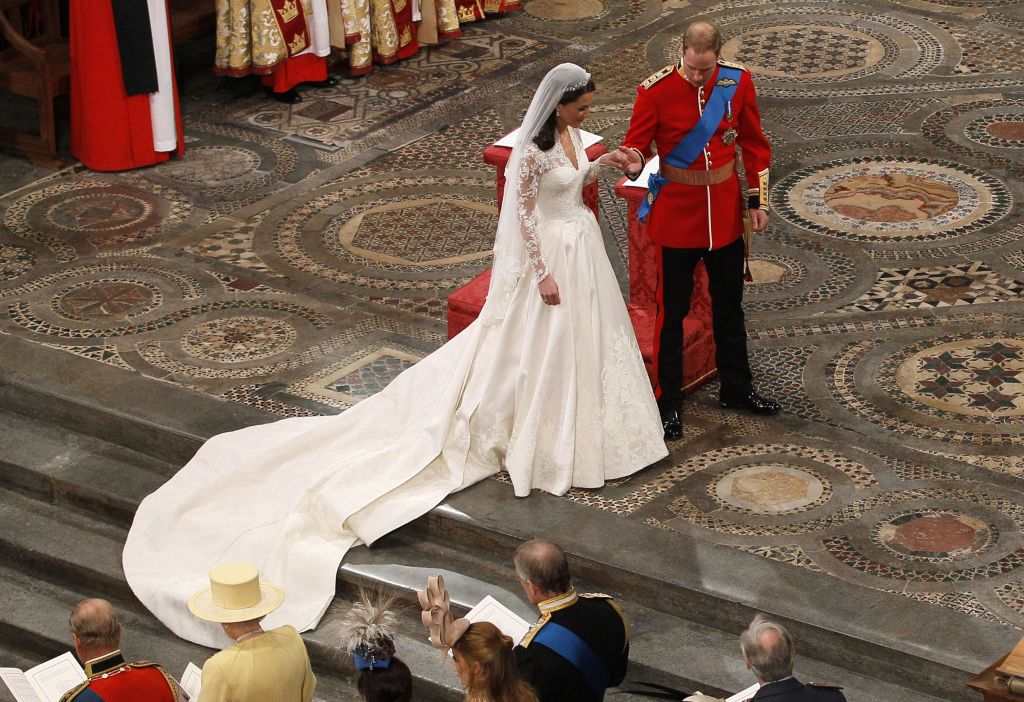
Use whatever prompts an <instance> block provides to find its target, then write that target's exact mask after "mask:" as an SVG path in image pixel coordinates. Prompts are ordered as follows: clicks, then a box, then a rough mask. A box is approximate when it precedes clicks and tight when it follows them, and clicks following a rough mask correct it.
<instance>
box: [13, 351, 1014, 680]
mask: <svg viewBox="0 0 1024 702" xmlns="http://www.w3.org/2000/svg"><path fill="white" fill-rule="evenodd" d="M17 344H21V345H22V346H24V345H25V343H24V342H17V341H16V340H13V339H10V338H9V337H3V336H0V352H11V353H12V354H13V355H10V356H7V355H6V354H5V357H10V358H12V359H14V360H15V362H14V363H12V364H10V365H9V366H5V367H3V368H0V409H5V410H9V411H15V412H19V413H22V414H28V415H29V416H32V417H38V418H40V419H41V420H42V421H45V422H48V423H53V424H56V425H57V426H59V427H61V428H63V429H70V430H74V431H76V432H81V433H83V434H87V435H89V436H93V437H95V438H98V439H102V440H104V441H111V442H115V443H118V444H119V445H121V446H124V447H127V448H130V449H133V450H135V451H138V452H141V453H145V454H147V455H149V456H156V457H157V458H158V459H165V460H167V461H168V462H171V463H174V462H176V461H177V462H183V461H184V460H186V459H187V458H188V457H189V456H190V455H191V453H192V452H193V451H194V450H195V449H196V448H197V447H198V446H199V445H200V444H201V442H202V441H203V440H204V439H205V438H207V437H209V436H211V435H213V434H216V433H219V432H222V431H228V430H231V429H235V428H238V427H240V426H245V425H249V424H258V423H262V422H266V421H272V420H273V419H275V417H272V416H270V415H267V414H265V413H260V412H257V411H256V410H252V409H249V408H244V407H239V406H237V405H231V404H230V403H229V404H227V405H225V403H222V402H220V401H217V400H214V399H211V398H209V397H207V396H203V395H200V394H198V393H194V392H191V391H188V390H186V389H183V388H179V387H175V386H170V385H167V384H165V383H162V382H158V381H154V380H152V379H149V378H144V377H141V376H133V375H128V374H125V373H124V372H123V371H120V370H118V369H115V368H110V367H105V366H102V365H100V364H96V363H92V362H88V361H79V360H77V359H72V362H71V363H70V364H69V363H68V361H67V357H66V356H65V355H63V354H60V352H57V351H53V350H51V349H46V348H42V349H39V350H38V351H36V350H33V353H32V354H31V355H26V354H20V355H19V354H17V353H14V352H15V351H17V350H18V349H17V348H16V347H17ZM53 354H59V358H57V357H55V358H49V357H48V356H51V355H53ZM25 358H29V359H31V362H29V363H23V362H22V361H23V360H24V359H25ZM58 361H59V362H58ZM61 363H63V364H65V365H70V366H75V364H78V365H82V364H86V368H80V369H79V370H78V372H77V373H75V372H71V371H66V370H64V369H63V366H61ZM54 367H60V368H62V370H61V371H60V372H58V373H56V374H53V375H50V374H47V372H46V371H48V370H50V369H52V368H54ZM86 370H87V371H88V372H86ZM115 387H116V391H110V390H109V388H115ZM97 416H99V417H100V419H96V417H97ZM156 449H159V450H156ZM28 468H29V469H31V466H29V467H28ZM115 472H116V471H115ZM158 472H159V471H158ZM64 477H65V479H66V482H65V483H64V489H65V490H67V491H68V492H69V493H73V492H75V491H76V490H77V489H78V488H76V487H75V482H74V481H75V480H76V479H77V478H76V475H75V474H73V473H72V474H71V475H67V476H64ZM40 480H42V478H40ZM25 482H31V481H29V480H28V479H25V480H23V481H22V483H25ZM143 487H144V486H143V485H141V484H135V485H134V487H133V488H132V490H135V489H138V490H140V492H139V493H138V494H136V495H134V497H131V496H129V494H127V493H126V494H123V495H122V497H124V498H125V499H126V500H132V499H134V500H135V501H138V500H139V499H141V497H142V496H143V495H144V491H143V490H142V488H143ZM83 499H84V498H83ZM124 506H125V505H122V507H124ZM126 512H127V509H124V508H122V509H120V510H119V511H113V512H112V513H111V514H110V515H108V516H110V517H111V518H115V519H116V518H117V515H120V518H122V519H123V517H124V516H125V514H126ZM124 523H125V524H126V523H127V522H124ZM405 531H406V533H409V534H412V535H413V536H414V538H416V539H421V540H422V539H428V540H432V541H434V542H436V543H439V544H442V545H444V546H447V547H452V548H454V549H457V550H461V551H463V552H467V553H487V554H493V557H495V558H497V559H498V560H499V561H500V562H503V563H508V562H509V559H510V557H511V553H512V550H513V549H514V547H515V546H516V545H517V544H518V543H519V542H521V541H522V540H523V539H525V538H531V537H533V536H535V535H541V534H542V535H544V536H545V537H547V538H552V539H553V540H556V541H558V542H559V543H561V544H562V545H563V547H565V548H566V550H567V552H569V553H570V555H571V557H572V561H573V567H574V571H575V572H576V573H577V574H578V576H579V577H580V578H582V579H583V580H585V581H587V582H590V583H593V586H594V587H596V588H598V589H600V590H608V591H615V592H622V593H626V594H627V598H626V599H627V602H628V603H629V604H636V605H639V606H642V607H647V608H649V609H651V610H653V611H660V612H663V613H666V614H670V615H672V616H675V617H679V618H681V619H685V620H689V621H692V622H697V623H699V624H701V625H704V626H708V627H710V628H712V629H715V630H718V631H722V632H727V633H728V634H729V635H730V636H735V635H736V634H738V632H739V631H741V630H742V628H743V627H744V626H745V625H746V623H747V622H748V621H749V619H750V618H751V617H752V616H753V614H754V612H756V611H759V610H767V611H771V612H772V613H774V614H777V615H779V616H781V617H783V618H784V619H785V620H787V622H789V623H790V625H791V627H792V628H793V630H794V633H795V634H796V636H797V637H798V639H799V640H800V641H801V651H802V652H803V653H804V654H806V655H808V656H809V657H810V658H813V659H815V660H819V661H822V662H824V663H829V664H832V665H835V666H837V667H839V668H842V669H844V670H847V671H850V673H851V674H858V675H861V674H870V675H871V676H872V677H874V678H877V679H879V680H883V681H888V682H890V683H894V684H897V685H905V686H907V687H908V688H911V689H915V690H919V691H922V692H925V693H928V694H935V695H940V696H944V697H948V698H951V699H964V700H966V699H969V697H968V695H967V691H966V690H965V689H964V687H963V681H964V680H965V679H966V678H967V677H969V676H970V675H972V674H973V673H974V672H976V671H977V670H981V669H983V668H985V667H987V665H988V664H989V663H990V662H991V661H992V660H996V659H997V658H999V657H1000V656H1001V655H1002V654H1003V653H1005V651H1006V650H1008V649H1009V648H1011V647H1012V645H1013V644H1014V643H1015V642H1016V638H1017V637H1016V634H1015V632H1014V631H1013V630H1011V629H1008V628H1006V627H1002V626H999V625H998V624H993V623H990V622H983V621H981V620H978V619H976V618H972V617H968V616H965V615H961V614H959V613H956V612H953V611H949V610H941V609H938V608H936V607H932V606H929V605H925V604H923V603H918V602H914V601H909V600H907V599H905V598H901V597H899V596H897V595H889V594H886V593H880V592H877V591H874V590H869V589H866V588H859V587H856V586H853V585H850V584H848V583H845V582H843V581H840V580H838V579H835V580H832V581H830V583H829V587H828V588H822V586H821V585H822V583H821V576H820V575H816V574H812V573H809V572H806V571H802V570H800V569H796V568H793V567H792V566H789V565H786V564H781V563H775V562H772V561H767V560H765V559H762V558H759V557H757V556H754V555H751V554H748V553H744V552H741V551H738V550H735V549H730V548H727V547H722V546H717V545H714V544H708V543H704V542H699V541H681V540H680V539H679V538H678V537H677V536H674V535H671V534H669V533H667V532H662V531H659V530H656V529H651V528H649V527H647V526H645V525H643V524H638V523H632V522H627V521H626V520H622V519H620V518H618V517H615V516H614V515H611V514H606V513H602V512H600V511H597V510H595V509H593V508H589V507H584V506H582V505H578V504H575V503H572V502H569V501H567V500H563V499H559V498H555V497H553V496H550V495H546V494H542V493H535V494H534V495H533V496H532V497H531V498H530V499H528V500H520V499H512V498H511V494H510V491H509V489H508V487H507V486H506V485H502V484H500V483H498V482H497V481H484V482H483V483H480V484H479V485H476V486H474V487H472V488H471V489H469V490H466V491H464V492H462V493H459V494H456V495H452V496H451V497H450V498H449V499H448V500H447V501H446V502H445V503H444V504H442V505H441V506H439V507H438V508H436V509H435V510H433V511H432V512H430V513H429V514H428V515H426V516H425V517H424V518H422V519H420V520H417V521H416V522H414V523H413V524H411V525H408V526H407V527H406V528H405ZM680 548H683V549H685V552H682V553H680V552H678V550H679V549H680ZM118 552H119V551H118ZM354 553H355V552H353V554H354ZM353 557H354V555H353ZM488 557H489V558H490V557H491V556H490V555H489V556H488ZM33 558H36V559H37V560H38V559H39V558H41V556H39V554H34V555H33ZM28 560H29V561H31V560H32V559H28ZM44 561H45V559H44ZM53 563H54V561H53V560H51V561H50V564H51V565H52V564H53ZM737 574H742V575H741V576H738V575H737ZM107 584H108V585H113V583H107Z"/></svg>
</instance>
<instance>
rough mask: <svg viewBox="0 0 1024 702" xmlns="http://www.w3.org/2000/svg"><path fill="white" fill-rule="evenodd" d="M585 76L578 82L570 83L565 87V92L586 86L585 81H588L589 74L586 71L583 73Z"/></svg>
mask: <svg viewBox="0 0 1024 702" xmlns="http://www.w3.org/2000/svg"><path fill="white" fill-rule="evenodd" d="M585 76H586V77H585V78H584V79H583V80H581V81H580V82H579V83H573V84H572V85H570V86H569V87H567V88H566V89H565V92H567V93H569V92H572V91H573V90H583V89H584V88H585V87H587V83H589V82H590V74H589V73H587V74H585Z"/></svg>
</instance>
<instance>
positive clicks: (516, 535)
mask: <svg viewBox="0 0 1024 702" xmlns="http://www.w3.org/2000/svg"><path fill="white" fill-rule="evenodd" d="M507 488H508V486H506V485H503V484H501V483H499V482H498V481H493V480H491V481H484V482H482V483H480V484H478V485H476V486H474V487H473V488H472V489H470V490H466V491H463V492H461V493H457V494H454V495H451V496H450V497H449V498H448V499H447V500H446V501H445V503H443V504H442V505H440V506H439V507H438V508H436V509H434V510H432V511H431V512H430V513H428V514H427V515H425V516H424V517H423V518H421V519H420V520H417V521H416V522H414V523H412V524H410V525H409V526H408V527H406V529H407V530H409V531H412V532H414V533H415V537H416V538H417V539H419V540H421V541H423V540H430V541H434V542H436V543H440V544H443V545H445V546H448V547H451V548H456V549H460V550H464V551H467V552H470V553H488V554H493V555H494V556H495V557H497V558H499V559H500V560H502V561H503V562H505V563H511V557H512V553H513V551H514V550H515V547H516V546H517V545H518V544H519V543H521V542H522V541H523V540H525V539H529V538H533V537H535V536H538V535H543V536H544V537H545V538H549V539H552V540H553V541H556V542H557V543H559V544H560V545H561V546H562V547H563V548H564V549H565V550H566V552H567V553H568V554H569V556H570V561H571V563H572V568H573V572H574V573H575V574H576V575H577V577H579V578H581V579H582V580H584V581H587V582H590V583H592V584H593V585H594V587H596V588H597V589H598V590H600V591H607V592H622V593H626V594H627V601H628V602H629V603H635V604H638V605H641V606H644V607H649V608H651V609H653V610H656V611H660V612H663V613H666V614H670V615H672V616H677V617H681V618H685V619H688V620H690V621H694V622H699V623H701V624H705V625H707V626H710V627H713V628H714V629H717V630H719V631H725V632H731V633H732V634H734V635H738V634H739V633H740V632H741V631H742V630H743V629H744V628H745V627H746V625H747V623H748V622H749V621H750V619H751V618H752V617H753V615H754V614H755V613H756V612H758V611H767V612H770V613H772V614H775V615H777V616H779V617H781V618H782V619H784V620H785V621H786V622H787V625H788V626H789V628H790V630H791V631H792V632H793V633H794V635H795V636H796V638H797V639H798V640H799V641H800V642H801V652H802V654H804V655H809V656H810V657H812V658H814V659H816V660H819V661H822V662H826V663H829V664H831V665H834V666H836V667H838V668H842V669H845V670H848V671H850V672H852V673H856V674H864V675H870V676H871V677H873V678H876V679H878V680H882V681H887V682H890V683H893V684H896V685H899V686H905V687H907V688H910V689H914V690H918V691H919V692H922V693H924V694H930V695H936V696H938V697H940V698H942V699H957V700H965V701H966V700H972V699H973V698H972V696H971V695H970V694H969V691H968V690H967V689H966V688H965V687H964V681H965V680H966V679H967V678H969V677H972V676H973V675H974V674H975V673H976V672H977V671H979V670H983V669H984V668H986V667H988V665H989V664H990V663H991V662H992V661H994V660H997V659H998V658H1000V657H1001V656H1002V655H1004V654H1005V652H1006V651H1007V650H1009V649H1010V648H1012V647H1013V645H1014V644H1015V643H1016V641H1017V640H1018V638H1019V632H1017V631H1016V630H1014V629H1011V628H1009V627H1005V626H1002V625H1000V624H997V623H993V622H986V621H982V620H980V619H978V618H975V617H970V616H965V615H962V614H960V613H958V612H955V611H952V610H947V609H940V608H937V607H933V606H929V605H926V604H924V603H920V602H916V601H912V600H909V599H906V598H902V597H899V596H898V595H893V594H888V593H882V592H878V591H875V590H870V589H867V588H861V587H857V586H854V585H851V584H849V583H847V582H844V581H842V580H839V579H833V580H831V581H829V583H828V587H827V588H823V587H822V582H821V576H820V575H819V574H814V573H810V572H808V571H804V570H802V569H797V568H793V567H792V566H789V565H786V564H782V563H776V562H773V561H768V560H765V559H762V558H760V557H758V556H755V555H753V554H749V553H745V552H742V551H739V550H736V549H730V548H726V547H722V546H718V545H715V544H708V543H706V542H701V541H690V542H683V543H682V544H681V542H680V541H679V539H678V538H676V537H673V535H671V534H669V533H666V532H664V531H662V530H657V529H651V528H649V527H647V526H646V525H643V524H637V523H634V522H627V521H625V520H622V519H619V518H615V517H612V516H611V515H607V514H603V513H601V512H599V511H596V510H594V509H592V508H588V507H584V506H582V505H578V504H575V503H572V502H569V501H567V500H564V499H560V498H556V497H553V496H551V495H547V494H544V493H539V492H536V491H535V492H534V493H533V494H532V495H531V496H530V498H529V499H528V500H522V499H516V500H513V499H509V496H508V489H507ZM638 545H642V546H639V547H638ZM681 545H683V546H684V547H685V548H686V552H684V553H680V552H679V551H678V549H679V548H680V546H681ZM738 574H739V575H738Z"/></svg>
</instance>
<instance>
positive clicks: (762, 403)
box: [718, 390, 782, 414]
mask: <svg viewBox="0 0 1024 702" xmlns="http://www.w3.org/2000/svg"><path fill="white" fill-rule="evenodd" d="M718 404H719V405H721V406H722V407H724V408H726V409H747V410H750V411H751V412H753V413H754V414H778V413H779V411H780V410H782V405H780V404H779V403H778V402H776V401H775V400H769V399H768V398H766V397H761V396H760V395H758V394H757V393H756V392H754V391H753V390H751V391H750V392H748V393H747V394H746V395H740V396H727V395H722V396H721V397H720V398H719V400H718Z"/></svg>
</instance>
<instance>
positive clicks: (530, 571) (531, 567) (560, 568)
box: [512, 539, 572, 595]
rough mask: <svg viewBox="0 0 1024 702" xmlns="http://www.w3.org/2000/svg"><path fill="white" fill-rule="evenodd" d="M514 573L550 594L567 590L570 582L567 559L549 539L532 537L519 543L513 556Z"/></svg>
mask: <svg viewBox="0 0 1024 702" xmlns="http://www.w3.org/2000/svg"><path fill="white" fill-rule="evenodd" d="M512 560H513V562H514V563H515V564H516V574H517V575H518V576H519V577H520V578H521V579H522V580H529V581H530V582H531V583H533V584H534V585H536V586H537V587H539V588H540V589H542V590H544V591H545V592H550V593H552V594H556V595H560V594H562V593H563V592H568V591H569V588H570V587H571V585H572V583H571V581H570V578H569V561H568V560H567V559H566V557H565V552H563V551H562V548H561V547H560V546H559V545H558V544H556V543H554V542H551V541H546V540H544V539H532V540H530V541H526V542H524V543H522V544H520V545H519V548H517V549H516V555H515V556H514V557H513V559H512Z"/></svg>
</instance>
